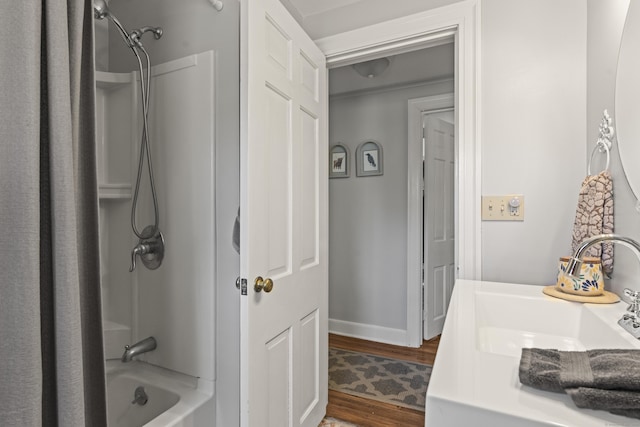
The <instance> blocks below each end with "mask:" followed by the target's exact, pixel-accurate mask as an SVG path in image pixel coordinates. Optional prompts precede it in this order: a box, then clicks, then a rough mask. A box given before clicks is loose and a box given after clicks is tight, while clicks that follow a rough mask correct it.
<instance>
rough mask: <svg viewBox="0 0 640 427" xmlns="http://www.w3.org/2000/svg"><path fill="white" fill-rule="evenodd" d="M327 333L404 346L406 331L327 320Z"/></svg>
mask: <svg viewBox="0 0 640 427" xmlns="http://www.w3.org/2000/svg"><path fill="white" fill-rule="evenodd" d="M329 332H330V333H332V334H336V335H344V336H347V337H353V338H360V339H363V340H369V341H375V342H382V343H385V344H393V345H400V346H404V345H406V343H407V331H405V330H403V329H394V328H387V327H384V326H377V325H369V324H365V323H357V322H346V321H344V320H336V319H329Z"/></svg>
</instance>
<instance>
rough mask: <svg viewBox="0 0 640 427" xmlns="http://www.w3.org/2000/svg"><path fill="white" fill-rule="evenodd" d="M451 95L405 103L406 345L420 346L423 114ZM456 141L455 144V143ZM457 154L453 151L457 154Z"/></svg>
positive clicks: (441, 105) (445, 104) (444, 103)
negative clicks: (406, 173)
mask: <svg viewBox="0 0 640 427" xmlns="http://www.w3.org/2000/svg"><path fill="white" fill-rule="evenodd" d="M454 101H455V98H454V94H452V93H449V94H445V95H436V96H428V97H424V98H416V99H410V100H409V101H408V102H407V123H408V133H407V136H408V139H407V170H408V175H407V338H408V342H407V345H408V346H409V347H420V344H421V343H422V322H423V314H422V299H423V296H422V278H421V277H420V276H421V275H420V267H421V264H422V262H421V255H422V235H423V232H422V218H423V215H422V185H423V184H422V161H423V159H422V144H421V141H422V114H423V112H427V111H430V110H438V109H442V108H449V107H453V106H454ZM456 142H457V141H456ZM458 152H459V151H458V150H456V153H458Z"/></svg>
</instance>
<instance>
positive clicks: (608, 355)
mask: <svg viewBox="0 0 640 427" xmlns="http://www.w3.org/2000/svg"><path fill="white" fill-rule="evenodd" d="M519 374H520V382H521V383H522V384H524V385H528V386H531V387H534V388H537V389H539V390H545V391H552V392H558V393H562V392H566V393H567V394H568V395H569V396H570V397H571V399H572V400H573V402H574V403H575V404H576V406H577V407H579V408H588V409H598V410H605V411H609V412H611V413H612V414H616V415H622V416H625V417H632V418H640V350H587V351H584V352H579V351H558V350H553V349H540V348H523V349H522V357H521V358H520V369H519Z"/></svg>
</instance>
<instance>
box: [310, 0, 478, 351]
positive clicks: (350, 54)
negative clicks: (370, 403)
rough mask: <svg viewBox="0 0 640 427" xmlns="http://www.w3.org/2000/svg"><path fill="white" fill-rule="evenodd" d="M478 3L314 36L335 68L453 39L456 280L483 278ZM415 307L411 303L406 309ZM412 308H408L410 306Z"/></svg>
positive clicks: (414, 330) (412, 325)
mask: <svg viewBox="0 0 640 427" xmlns="http://www.w3.org/2000/svg"><path fill="white" fill-rule="evenodd" d="M480 6H481V0H465V1H461V2H458V3H454V4H452V5H448V6H443V7H440V8H436V9H432V10H428V11H425V12H421V13H417V14H414V15H409V16H405V17H402V18H397V19H392V20H389V21H385V22H381V23H379V24H374V25H370V26H367V27H363V28H359V29H356V30H353V31H347V32H344V33H340V34H336V35H333V36H328V37H325V38H321V39H318V40H315V42H316V44H317V45H318V47H319V48H320V49H321V50H322V51H323V52H324V54H325V55H326V57H327V67H328V68H335V67H340V66H344V65H349V64H353V63H356V62H361V61H366V60H368V59H374V58H379V57H381V56H386V55H397V54H400V53H405V52H410V51H414V50H418V49H424V48H426V47H431V46H435V45H438V44H442V43H448V42H450V41H451V40H452V39H453V40H454V43H455V70H454V73H455V92H454V93H455V107H456V109H455V111H456V113H455V117H456V129H455V132H456V147H457V148H458V155H457V159H458V164H457V165H456V177H455V179H456V186H457V189H458V193H457V197H456V200H455V219H456V228H455V235H456V239H457V242H458V245H457V246H456V254H455V256H456V269H457V276H456V277H457V278H459V279H476V280H479V279H481V278H482V264H481V261H482V253H481V250H482V241H481V223H480V206H481V205H480V200H481V197H480V196H481V176H482V175H481V161H480V154H481V132H480V131H481V129H480V123H481V121H480V110H479V108H478V106H479V105H480V101H481V100H480ZM418 300H420V295H418V296H416V289H415V286H412V285H411V284H410V283H409V281H407V335H406V341H407V342H406V345H408V346H411V347H418V346H419V345H420V344H421V343H422V337H421V336H420V334H421V330H422V327H421V326H420V322H421V321H422V320H421V317H422V310H421V309H420V310H416V309H415V303H414V302H415V301H418ZM411 306H414V307H411ZM410 307H411V308H410Z"/></svg>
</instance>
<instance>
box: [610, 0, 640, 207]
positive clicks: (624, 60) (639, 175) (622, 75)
mask: <svg viewBox="0 0 640 427" xmlns="http://www.w3.org/2000/svg"><path fill="white" fill-rule="evenodd" d="M639 52H640V2H637V1H632V2H630V4H629V10H628V11H627V19H626V21H625V24H624V30H623V32H622V42H621V43H620V53H619V56H618V71H617V75H616V93H615V106H616V112H615V119H616V121H615V124H614V125H615V127H616V132H617V135H618V149H619V150H620V159H621V161H622V168H623V169H624V173H625V175H626V177H627V181H629V185H630V186H631V189H632V190H633V194H634V195H635V196H636V199H640V167H638V162H640V53H639Z"/></svg>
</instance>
